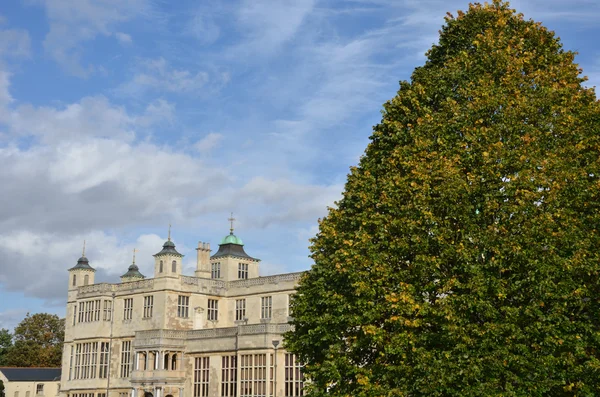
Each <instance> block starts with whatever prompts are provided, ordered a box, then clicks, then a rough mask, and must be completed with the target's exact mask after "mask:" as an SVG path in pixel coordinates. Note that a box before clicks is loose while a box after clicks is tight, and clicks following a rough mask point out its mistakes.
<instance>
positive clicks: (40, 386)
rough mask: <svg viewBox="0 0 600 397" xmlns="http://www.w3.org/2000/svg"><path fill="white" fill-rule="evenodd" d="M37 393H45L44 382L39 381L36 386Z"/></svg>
mask: <svg viewBox="0 0 600 397" xmlns="http://www.w3.org/2000/svg"><path fill="white" fill-rule="evenodd" d="M35 394H44V384H43V383H38V384H37V385H36V387H35Z"/></svg>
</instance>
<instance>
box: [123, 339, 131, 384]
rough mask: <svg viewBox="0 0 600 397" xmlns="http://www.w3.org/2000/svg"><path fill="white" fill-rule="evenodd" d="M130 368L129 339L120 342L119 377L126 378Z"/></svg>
mask: <svg viewBox="0 0 600 397" xmlns="http://www.w3.org/2000/svg"><path fill="white" fill-rule="evenodd" d="M130 369H131V341H129V340H128V341H123V342H122V343H121V378H127V377H128V376H129V371H130Z"/></svg>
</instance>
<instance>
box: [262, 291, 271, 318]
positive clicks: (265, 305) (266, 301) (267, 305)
mask: <svg viewBox="0 0 600 397" xmlns="http://www.w3.org/2000/svg"><path fill="white" fill-rule="evenodd" d="M272 307H273V297H272V296H263V297H262V298H260V318H263V319H265V318H271V312H272V309H271V308H272Z"/></svg>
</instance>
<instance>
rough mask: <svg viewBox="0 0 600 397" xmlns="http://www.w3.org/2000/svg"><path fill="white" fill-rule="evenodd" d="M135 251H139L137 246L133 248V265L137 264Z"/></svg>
mask: <svg viewBox="0 0 600 397" xmlns="http://www.w3.org/2000/svg"><path fill="white" fill-rule="evenodd" d="M135 251H137V250H136V249H135V248H134V249H133V265H135Z"/></svg>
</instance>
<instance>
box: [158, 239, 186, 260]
mask: <svg viewBox="0 0 600 397" xmlns="http://www.w3.org/2000/svg"><path fill="white" fill-rule="evenodd" d="M167 254H169V255H175V256H181V257H183V255H181V254H180V253H179V252H177V250H176V249H175V243H174V242H172V241H171V240H167V241H165V243H164V244H163V249H162V250H161V251H160V252H159V253H157V254H154V256H159V255H167Z"/></svg>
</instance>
